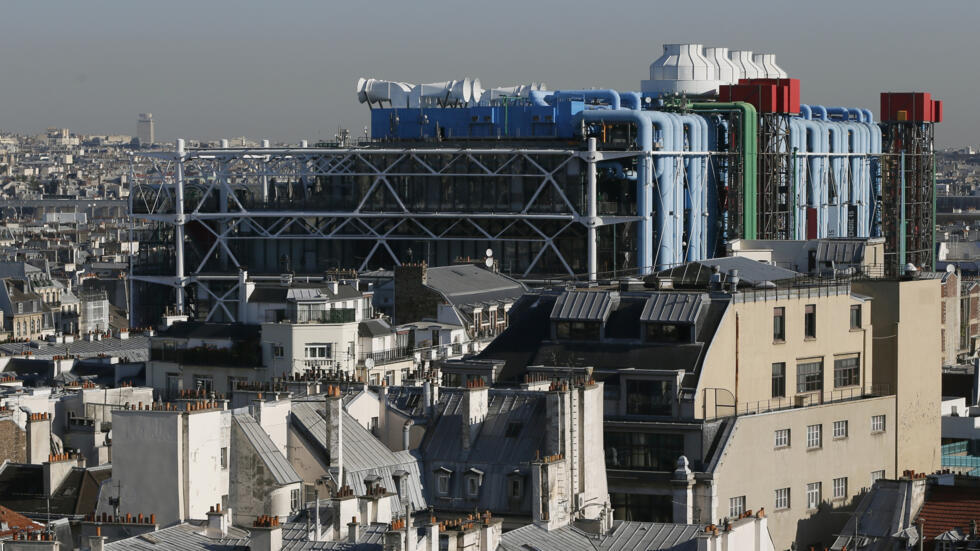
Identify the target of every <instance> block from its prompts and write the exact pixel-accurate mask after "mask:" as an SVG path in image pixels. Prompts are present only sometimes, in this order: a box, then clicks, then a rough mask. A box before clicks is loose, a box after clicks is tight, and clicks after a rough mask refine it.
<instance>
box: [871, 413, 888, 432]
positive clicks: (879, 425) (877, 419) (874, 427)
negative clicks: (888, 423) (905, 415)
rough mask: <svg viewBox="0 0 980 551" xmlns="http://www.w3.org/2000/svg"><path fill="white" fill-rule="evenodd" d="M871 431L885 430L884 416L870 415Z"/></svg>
mask: <svg viewBox="0 0 980 551" xmlns="http://www.w3.org/2000/svg"><path fill="white" fill-rule="evenodd" d="M871 432H885V416H884V415H872V416H871Z"/></svg>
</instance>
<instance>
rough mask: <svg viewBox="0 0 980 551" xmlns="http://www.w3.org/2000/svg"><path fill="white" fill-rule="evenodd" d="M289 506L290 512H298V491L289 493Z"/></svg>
mask: <svg viewBox="0 0 980 551" xmlns="http://www.w3.org/2000/svg"><path fill="white" fill-rule="evenodd" d="M289 506H290V507H291V509H290V510H292V511H299V489H296V490H291V491H290V492H289Z"/></svg>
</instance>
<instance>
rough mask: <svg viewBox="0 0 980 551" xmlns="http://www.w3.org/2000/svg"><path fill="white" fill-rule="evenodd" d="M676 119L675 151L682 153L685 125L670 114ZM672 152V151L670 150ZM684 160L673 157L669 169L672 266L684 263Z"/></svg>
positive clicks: (669, 261) (670, 262)
mask: <svg viewBox="0 0 980 551" xmlns="http://www.w3.org/2000/svg"><path fill="white" fill-rule="evenodd" d="M668 115H670V116H671V117H672V118H673V119H674V140H673V144H674V149H673V151H681V150H683V149H684V123H683V121H682V120H681V116H680V115H677V114H675V113H668ZM668 151H670V149H668ZM683 161H684V158H683V156H681V155H675V156H672V157H671V162H672V163H673V166H672V167H670V166H668V168H672V169H673V179H672V181H671V184H672V185H673V187H674V190H673V193H672V198H673V203H672V204H673V207H672V209H671V211H670V213H669V215H670V219H669V227H670V231H671V233H672V234H673V242H674V246H673V248H672V249H671V256H670V260H668V261H667V262H668V263H669V264H670V265H675V266H676V265H677V264H680V263H681V262H684V250H683V243H684V189H683V185H684V184H683V181H684V176H685V175H684V164H683Z"/></svg>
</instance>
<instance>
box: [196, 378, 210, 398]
mask: <svg viewBox="0 0 980 551" xmlns="http://www.w3.org/2000/svg"><path fill="white" fill-rule="evenodd" d="M194 388H195V389H196V390H203V391H204V392H206V393H209V394H210V393H211V392H212V391H213V390H214V377H211V376H210V375H195V376H194Z"/></svg>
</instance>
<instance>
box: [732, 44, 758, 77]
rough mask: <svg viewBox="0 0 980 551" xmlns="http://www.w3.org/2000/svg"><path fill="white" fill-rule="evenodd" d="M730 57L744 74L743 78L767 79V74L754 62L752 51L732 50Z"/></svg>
mask: <svg viewBox="0 0 980 551" xmlns="http://www.w3.org/2000/svg"><path fill="white" fill-rule="evenodd" d="M728 57H729V58H730V59H731V60H732V61H733V62H734V63H735V65H736V66H738V68H739V70H740V71H741V72H742V78H766V76H765V73H764V72H763V70H762V69H761V68H759V66H758V65H756V64H755V62H753V61H752V50H732V51H731V52H729V53H728Z"/></svg>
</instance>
